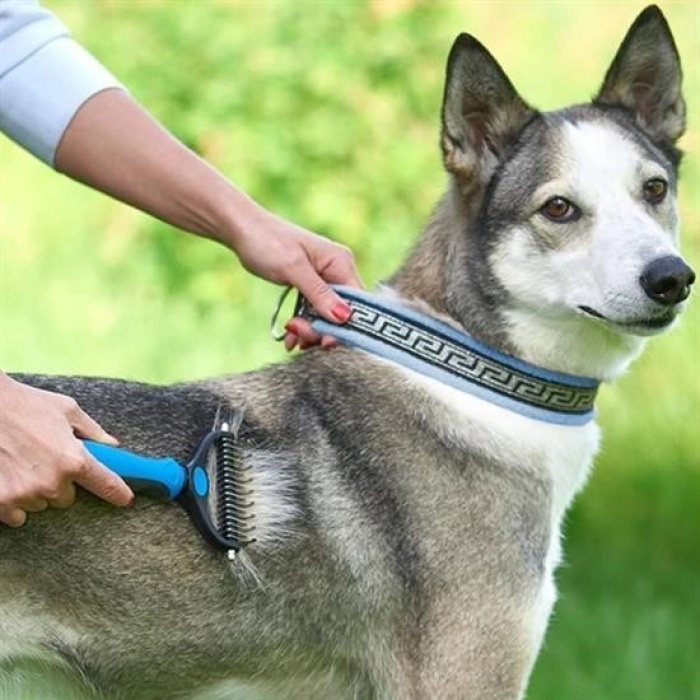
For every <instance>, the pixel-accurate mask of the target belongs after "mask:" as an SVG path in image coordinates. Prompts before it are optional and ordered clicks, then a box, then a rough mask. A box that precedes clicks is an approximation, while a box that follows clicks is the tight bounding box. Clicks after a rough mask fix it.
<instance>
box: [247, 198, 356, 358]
mask: <svg viewBox="0 0 700 700" xmlns="http://www.w3.org/2000/svg"><path fill="white" fill-rule="evenodd" d="M235 251H236V253H237V255H238V257H239V258H240V260H241V262H242V263H243V265H244V267H245V268H246V269H247V270H249V271H250V272H252V273H254V274H256V275H258V276H260V277H263V278H264V279H267V280H269V281H270V282H276V283H278V284H283V285H292V286H293V287H296V288H297V289H298V290H299V291H300V292H301V293H302V294H303V295H304V296H305V297H306V298H307V299H308V300H309V302H310V303H311V305H312V306H313V307H314V309H316V311H317V312H318V313H319V314H320V315H321V316H323V317H324V318H325V319H327V320H328V321H331V322H333V323H344V322H346V321H347V320H348V319H349V318H350V314H351V309H350V306H349V305H348V304H347V303H346V302H345V301H343V300H342V299H341V298H340V297H339V296H338V295H337V294H336V293H335V292H334V291H333V290H332V289H331V288H330V286H329V284H343V285H348V286H351V287H361V286H362V284H361V282H360V278H359V276H358V274H357V270H356V269H355V262H354V259H353V255H352V252H351V251H350V249H349V248H346V247H345V246H343V245H340V244H338V243H334V242H333V241H331V240H329V239H327V238H323V237H322V236H319V235H317V234H315V233H311V232H310V231H307V230H306V229H303V228H301V227H299V226H296V225H295V224H292V223H289V222H287V221H284V220H283V219H280V218H279V217H277V216H275V215H274V214H270V213H269V212H267V211H265V210H258V211H257V212H256V214H255V215H254V216H250V217H248V218H247V221H246V226H245V230H244V231H243V232H242V233H241V234H240V235H238V236H237V237H236V241H235ZM285 328H286V330H287V335H286V337H285V340H284V344H285V347H286V348H287V350H292V349H293V348H295V347H296V346H297V345H299V347H301V348H302V349H306V348H308V347H310V346H311V345H315V344H317V343H321V345H322V346H323V347H324V348H328V347H332V346H333V345H334V344H335V341H334V340H333V339H332V338H331V337H329V336H324V337H323V338H322V337H321V336H320V335H319V334H318V333H316V332H314V331H313V330H312V328H311V324H310V323H309V322H308V321H307V320H305V319H301V318H294V319H292V320H290V321H289V322H288V323H287V324H286V326H285Z"/></svg>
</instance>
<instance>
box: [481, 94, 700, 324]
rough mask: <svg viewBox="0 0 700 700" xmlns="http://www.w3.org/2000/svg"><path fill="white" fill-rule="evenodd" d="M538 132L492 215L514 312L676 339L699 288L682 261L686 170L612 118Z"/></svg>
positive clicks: (536, 125)
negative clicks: (526, 310) (681, 186)
mask: <svg viewBox="0 0 700 700" xmlns="http://www.w3.org/2000/svg"><path fill="white" fill-rule="evenodd" d="M614 116H616V115H614ZM529 130H530V131H533V132H535V134H534V136H535V138H534V139H531V138H529V137H528V136H525V135H524V136H525V140H524V142H523V145H522V149H521V151H520V152H519V153H517V155H516V157H515V158H514V159H513V160H512V161H509V162H508V163H507V165H506V166H505V167H503V168H502V169H501V171H500V172H499V173H498V174H497V176H496V178H495V179H494V182H493V186H492V191H491V192H490V193H489V197H488V200H487V201H486V202H485V208H484V211H483V225H484V226H485V228H486V229H487V230H488V231H490V232H492V233H493V235H494V245H493V247H492V253H491V262H492V266H493V267H492V269H493V272H494V274H495V276H496V278H497V280H498V282H499V284H500V285H501V286H502V287H503V288H504V289H505V290H506V291H507V293H508V295H509V296H510V298H511V299H512V302H511V303H512V304H514V305H516V306H526V307H530V308H532V309H536V310H538V312H540V313H545V314H550V315H574V314H577V315H581V316H583V317H585V319H586V322H589V321H590V322H592V323H595V324H603V325H604V326H605V327H607V328H609V329H611V330H613V331H614V332H619V333H625V334H627V333H630V334H636V335H649V334H652V333H655V332H659V331H662V330H664V329H666V328H668V327H669V326H670V324H671V323H672V322H673V320H674V319H675V318H676V316H677V314H678V312H679V311H680V309H681V307H682V305H683V301H684V300H685V299H686V297H687V296H688V294H689V291H690V285H691V283H692V280H693V273H692V271H691V270H690V268H689V267H688V266H687V265H686V264H685V263H684V262H683V260H682V259H681V258H680V256H679V253H678V238H679V237H678V213H677V208H676V201H675V195H676V164H675V162H674V161H673V160H672V158H671V157H669V156H667V155H666V154H665V153H664V152H663V151H662V150H661V149H659V148H658V147H657V146H655V144H654V143H653V142H652V141H651V140H650V139H648V138H646V137H645V136H644V135H643V134H641V133H636V132H635V131H633V130H630V126H629V125H625V124H624V120H621V121H616V120H615V119H614V118H613V115H610V114H606V111H605V110H602V109H597V108H588V109H586V108H580V109H574V110H569V111H568V112H567V111H565V112H560V113H555V114H552V115H544V116H543V117H541V118H540V119H538V120H537V122H533V124H532V125H531V126H530V128H529ZM526 131H527V130H526Z"/></svg>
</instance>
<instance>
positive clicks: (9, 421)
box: [0, 373, 134, 527]
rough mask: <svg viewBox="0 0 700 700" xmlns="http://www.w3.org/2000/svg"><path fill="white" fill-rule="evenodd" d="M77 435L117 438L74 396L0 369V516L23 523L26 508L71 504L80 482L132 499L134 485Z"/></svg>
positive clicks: (115, 500)
mask: <svg viewBox="0 0 700 700" xmlns="http://www.w3.org/2000/svg"><path fill="white" fill-rule="evenodd" d="M76 435H78V436H80V437H82V438H88V439H91V440H95V441H97V442H105V443H108V444H112V445H115V444H117V441H116V440H115V439H114V438H113V437H112V436H111V435H109V434H108V433H106V432H105V431H104V430H103V429H102V428H101V427H100V426H99V425H98V424H97V423H96V422H95V421H94V420H93V419H92V418H90V416H88V415H87V414H86V413H84V412H83V411H82V409H81V408H80V407H79V406H78V404H77V403H76V402H75V401H74V400H73V399H72V398H69V397H67V396H63V395H62V394H54V393H51V392H49V391H44V390H42V389H36V388H34V387H30V386H27V385H26V384H22V383H21V382H18V381H15V380H13V379H11V378H10V377H8V376H6V375H4V374H2V373H0V522H2V523H5V524H6V525H10V526H11V527H19V526H21V525H23V524H24V523H25V521H26V519H27V513H37V512H39V511H42V510H44V509H45V508H47V507H49V506H52V507H54V508H67V507H68V506H70V505H71V504H72V503H73V501H74V499H75V484H78V485H79V486H82V487H83V488H85V489H87V490H88V491H91V492H92V493H94V494H95V495H96V496H99V497H100V498H103V499H104V500H106V501H108V502H109V503H112V504H114V505H116V506H126V505H129V504H130V503H131V502H132V500H133V498H134V494H133V493H132V491H131V489H130V488H129V487H128V486H127V485H126V484H125V483H124V482H123V481H122V480H121V479H120V478H119V477H118V476H117V475H116V474H114V472H112V471H110V470H109V469H107V468H106V467H104V466H103V465H102V464H100V463H99V462H98V461H97V460H95V459H94V457H92V455H90V453H89V452H88V451H87V449H86V448H85V447H84V446H83V444H82V443H81V442H80V440H78V439H77V438H76Z"/></svg>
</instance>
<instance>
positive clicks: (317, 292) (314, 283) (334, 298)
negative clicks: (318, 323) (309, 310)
mask: <svg viewBox="0 0 700 700" xmlns="http://www.w3.org/2000/svg"><path fill="white" fill-rule="evenodd" d="M296 286H297V288H298V289H299V291H300V292H301V293H302V294H303V295H304V296H305V297H306V298H307V299H308V300H309V303H310V304H311V306H313V307H314V309H316V311H317V312H318V313H319V314H320V315H321V316H323V318H325V319H326V320H327V321H332V322H333V323H345V322H346V321H349V320H350V316H352V308H351V307H350V305H349V304H348V303H347V302H346V301H343V299H341V298H340V297H339V296H338V295H337V294H336V293H335V292H334V291H333V290H332V289H331V288H330V286H329V285H328V284H327V283H326V282H324V281H323V279H322V278H321V277H320V276H319V275H318V274H317V273H316V271H315V270H314V269H313V267H312V266H311V264H309V266H308V268H307V269H306V270H304V273H303V274H302V275H299V276H298V277H297V282H296Z"/></svg>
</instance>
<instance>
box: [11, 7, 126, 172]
mask: <svg viewBox="0 0 700 700" xmlns="http://www.w3.org/2000/svg"><path fill="white" fill-rule="evenodd" d="M114 87H117V88H122V85H121V84H120V83H119V81H118V80H117V79H116V78H115V77H114V76H113V75H112V74H111V73H110V72H109V71H108V70H107V69H106V68H104V66H102V65H101V64H100V63H99V62H98V61H97V60H96V59H95V58H94V57H93V56H92V55H91V54H89V53H88V52H87V51H86V50H85V49H83V48H82V47H81V46H80V45H79V44H77V43H76V42H75V41H73V40H72V39H71V38H70V36H69V33H68V30H67V28H66V27H65V25H64V24H62V23H61V22H60V21H59V20H58V18H57V17H56V16H55V15H54V14H52V13H51V12H49V11H48V10H45V9H43V8H42V7H41V6H40V5H39V3H38V2H34V1H33V0H0V131H2V132H4V133H5V134H7V136H9V137H10V138H11V139H12V140H13V141H16V142H17V143H18V144H19V145H20V146H22V147H23V148H25V149H26V150H28V151H29V152H30V153H33V154H34V155H35V156H36V157H37V158H39V159H40V160H42V161H44V162H45V163H47V164H48V165H51V166H53V165H54V159H55V157H56V148H57V147H58V144H59V142H60V140H61V136H63V132H64V131H65V130H66V127H67V126H68V124H69V123H70V121H71V119H72V118H73V116H74V115H75V113H76V112H77V111H78V110H79V109H80V107H81V106H82V105H83V104H84V103H85V101H86V100H88V99H89V98H90V97H92V96H93V95H95V94H96V93H98V92H101V91H102V90H106V89H108V88H114ZM122 89H123V88H122Z"/></svg>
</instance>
